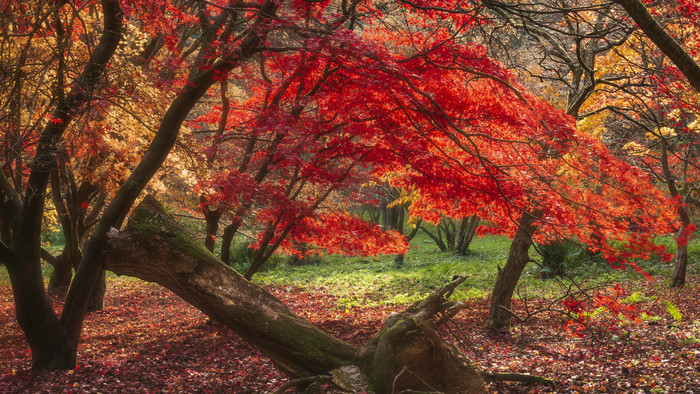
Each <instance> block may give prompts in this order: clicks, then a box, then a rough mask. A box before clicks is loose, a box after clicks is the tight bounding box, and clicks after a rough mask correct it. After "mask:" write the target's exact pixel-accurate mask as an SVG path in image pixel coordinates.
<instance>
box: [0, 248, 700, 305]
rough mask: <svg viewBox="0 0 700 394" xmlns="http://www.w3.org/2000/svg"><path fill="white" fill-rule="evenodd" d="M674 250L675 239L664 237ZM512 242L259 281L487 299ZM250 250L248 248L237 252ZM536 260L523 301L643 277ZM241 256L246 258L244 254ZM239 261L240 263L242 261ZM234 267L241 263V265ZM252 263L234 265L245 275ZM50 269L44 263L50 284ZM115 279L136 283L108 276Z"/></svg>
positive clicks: (360, 294)
mask: <svg viewBox="0 0 700 394" xmlns="http://www.w3.org/2000/svg"><path fill="white" fill-rule="evenodd" d="M661 242H663V243H666V244H667V245H668V246H669V252H671V253H673V252H675V248H674V244H673V239H672V238H671V237H669V238H668V239H665V238H664V239H662V240H661ZM509 247H510V240H509V239H508V238H506V237H496V236H485V237H476V238H475V239H474V240H473V242H472V244H471V245H470V248H469V251H468V253H467V254H466V255H465V256H459V255H456V254H454V253H452V252H442V251H440V250H439V249H438V248H437V247H436V246H435V244H434V243H433V242H432V241H431V240H430V239H428V238H427V237H421V236H418V237H416V238H415V239H414V240H413V242H412V243H411V250H410V251H409V253H407V254H406V256H405V260H404V263H403V265H402V266H401V267H396V265H395V264H394V256H377V257H346V256H338V255H329V256H323V257H322V258H320V259H315V263H316V264H313V265H301V266H298V265H294V266H292V265H288V264H286V263H285V261H286V259H285V258H284V256H279V255H278V256H276V257H275V259H274V261H273V262H272V264H266V265H265V266H263V270H262V271H261V272H259V273H258V274H256V275H255V277H254V279H253V281H254V282H256V283H258V284H261V285H264V286H288V287H291V288H295V289H299V290H301V291H309V292H314V291H323V292H325V293H328V294H332V295H334V296H336V297H337V300H338V301H337V305H338V307H339V308H350V307H354V306H362V305H367V306H372V305H397V304H408V303H412V302H414V301H416V300H419V299H422V298H424V297H425V296H426V295H428V294H429V293H431V292H433V291H435V290H437V289H439V288H440V287H442V286H444V285H445V284H447V283H448V282H449V281H450V280H451V279H452V277H453V276H454V275H462V276H468V277H469V278H468V279H467V280H466V281H465V283H464V284H462V285H461V286H460V287H459V288H458V289H457V290H456V292H455V294H454V295H453V299H473V298H484V297H488V296H489V294H490V292H491V290H492V288H493V285H494V283H495V280H496V275H497V273H498V266H501V267H503V266H504V265H505V261H506V257H507V254H508V249H509ZM238 249H241V250H243V249H244V248H242V247H241V248H238ZM530 254H531V256H532V257H533V258H534V259H535V260H536V261H538V262H540V265H538V264H535V263H530V264H528V266H527V267H526V268H525V270H524V272H523V275H522V277H521V280H520V282H519V287H518V290H517V294H516V297H525V298H553V297H557V296H559V295H561V294H562V289H563V288H567V287H569V286H572V280H573V281H575V282H576V283H577V284H581V285H582V286H585V287H591V286H595V285H596V284H601V283H606V282H630V281H640V280H644V277H643V276H642V275H640V274H639V273H637V272H636V271H635V270H633V269H627V270H619V269H618V270H613V269H611V268H610V267H609V265H607V263H605V262H604V261H602V259H599V258H586V257H585V256H584V255H583V254H581V253H574V255H573V256H572V261H570V262H568V263H567V265H566V267H567V270H566V271H567V272H566V274H567V275H568V276H557V277H555V278H548V279H543V278H542V276H543V275H542V266H541V261H542V258H541V257H540V256H538V254H537V252H536V251H535V250H534V248H533V249H531V250H530ZM237 257H239V258H240V256H237ZM688 257H689V267H688V274H689V275H697V273H698V269H699V264H700V240H698V239H694V240H692V241H691V243H690V244H689V256H688ZM236 260H238V259H235V258H234V259H233V261H234V262H235V261H236ZM234 265H235V264H234ZM245 265H246V264H245V263H242V264H238V266H235V268H236V269H237V270H239V271H242V270H244V269H245V268H246V267H245ZM638 265H639V266H640V268H642V269H643V270H644V271H646V272H647V273H649V274H651V275H653V276H654V277H657V278H662V281H665V284H668V278H669V277H670V272H671V269H672V267H673V263H672V262H667V263H663V262H661V260H660V258H653V259H651V260H650V261H644V262H638ZM50 272H51V267H50V266H48V265H46V264H44V277H45V278H46V281H48V277H49V275H50ZM108 280H136V279H130V278H125V277H117V276H116V275H114V274H112V273H108ZM0 285H9V278H8V275H7V270H6V269H5V267H3V266H1V265H0Z"/></svg>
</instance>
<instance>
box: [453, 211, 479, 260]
mask: <svg viewBox="0 0 700 394" xmlns="http://www.w3.org/2000/svg"><path fill="white" fill-rule="evenodd" d="M480 221H481V219H479V217H478V216H476V215H471V216H469V217H468V218H462V223H461V224H460V226H459V227H460V228H459V238H458V242H457V253H458V254H461V255H465V254H467V250H468V249H469V245H470V244H471V243H472V240H473V239H474V234H476V229H477V228H478V227H479V222H480Z"/></svg>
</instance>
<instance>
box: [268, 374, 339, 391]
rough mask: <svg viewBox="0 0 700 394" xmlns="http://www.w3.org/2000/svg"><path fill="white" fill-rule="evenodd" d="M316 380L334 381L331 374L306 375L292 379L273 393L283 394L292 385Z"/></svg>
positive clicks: (302, 384)
mask: <svg viewBox="0 0 700 394" xmlns="http://www.w3.org/2000/svg"><path fill="white" fill-rule="evenodd" d="M316 382H333V377H332V376H330V375H316V376H305V377H303V378H297V379H292V380H290V381H288V382H287V383H285V384H283V385H282V386H281V387H280V388H278V389H277V390H275V391H274V393H273V394H283V393H284V392H285V391H287V390H289V389H290V388H292V387H296V386H304V385H309V384H311V383H316Z"/></svg>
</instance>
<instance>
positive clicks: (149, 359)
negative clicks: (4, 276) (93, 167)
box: [0, 276, 700, 393]
mask: <svg viewBox="0 0 700 394" xmlns="http://www.w3.org/2000/svg"><path fill="white" fill-rule="evenodd" d="M689 282H690V283H689V285H687V286H686V287H685V288H682V289H668V288H666V287H665V286H663V285H662V283H660V282H657V281H634V282H630V283H623V284H622V286H623V288H626V289H627V292H628V293H627V294H629V295H630V297H629V303H630V304H633V305H634V306H635V307H636V308H638V309H639V311H641V312H644V313H645V314H644V315H642V317H643V319H642V320H641V321H639V322H634V323H632V322H627V323H625V324H623V325H622V327H621V328H622V329H621V330H620V331H616V332H614V333H610V332H608V333H605V334H604V338H603V339H602V340H600V338H599V339H598V340H596V339H594V338H593V337H592V336H591V335H590V333H587V334H585V335H584V336H583V337H576V336H572V335H570V334H569V333H567V332H566V331H565V330H561V329H558V328H557V327H560V326H561V325H562V322H563V321H562V318H561V315H557V314H553V313H545V314H541V315H537V316H535V317H534V318H532V319H529V320H528V321H527V322H525V323H523V324H520V325H516V326H515V327H514V328H513V329H512V330H511V331H509V332H504V333H501V334H493V333H489V332H487V331H486V330H484V329H483V322H484V320H485V317H486V315H487V313H488V300H487V299H486V298H483V297H481V298H479V297H477V298H472V299H470V300H467V301H466V302H467V303H468V304H469V308H468V309H467V310H465V311H463V312H462V313H461V314H460V315H459V316H458V317H456V318H455V319H454V322H453V323H450V324H448V327H449V328H450V329H449V330H444V334H445V336H447V337H451V338H452V340H456V343H457V344H458V346H460V347H461V348H462V349H463V351H464V352H465V353H466V355H467V356H468V357H470V358H471V359H472V360H473V361H474V362H475V363H476V364H478V365H479V366H480V367H481V368H483V369H484V370H487V371H491V372H505V371H508V372H519V373H530V374H536V375H541V376H545V377H548V378H553V379H556V380H557V381H558V384H557V385H556V386H555V387H548V386H542V385H527V384H520V383H491V384H490V389H491V390H492V392H495V393H508V392H527V393H535V392H561V393H575V392H614V393H624V392H629V393H653V392H659V393H663V392H673V393H700V312H699V307H698V295H700V284H699V282H700V277H696V276H692V277H690V278H689ZM265 287H266V288H267V289H268V290H269V291H271V292H272V293H273V294H274V295H276V296H277V297H279V298H281V299H282V300H283V301H285V302H286V303H287V304H288V305H290V307H292V308H293V309H294V310H295V311H297V313H299V314H300V315H302V316H304V317H306V318H308V319H309V320H311V321H312V322H313V323H314V324H316V325H317V326H319V327H320V328H321V329H323V330H326V331H328V332H331V333H333V334H334V335H336V336H337V337H339V338H341V339H343V340H346V341H348V342H350V343H353V344H361V343H363V342H365V341H366V340H367V339H368V338H370V337H371V336H372V335H373V334H374V333H376V332H377V331H378V330H379V329H380V327H381V326H382V324H383V321H384V319H385V318H386V317H387V316H388V315H389V314H390V313H392V312H395V311H400V310H401V309H403V308H404V307H405V305H389V304H382V303H368V304H367V305H360V304H354V305H344V306H343V305H341V304H340V303H339V302H338V297H337V295H335V292H334V291H333V289H327V288H324V287H323V286H316V287H308V286H306V287H304V288H298V287H294V286H290V285H277V286H272V285H269V284H266V285H265ZM546 302H547V301H546V300H544V299H539V298H535V299H530V300H529V301H528V306H529V307H530V308H533V309H536V308H538V307H541V306H543V305H546ZM60 307H61V305H60V304H59V303H57V304H56V308H60ZM523 308H524V305H523V304H522V303H520V302H518V303H516V305H515V306H514V309H516V310H520V311H521V312H522V310H523ZM0 344H2V352H0V392H8V393H9V392H13V393H14V392H32V393H35V392H51V393H53V392H80V393H82V392H102V393H106V392H269V391H274V390H275V389H277V388H279V387H280V386H281V385H282V384H284V383H285V382H286V381H287V378H286V377H285V376H284V375H283V374H282V373H281V372H279V371H278V370H277V369H276V368H275V366H274V365H272V364H271V362H270V361H269V360H267V359H266V358H265V357H264V356H262V355H261V354H260V353H258V352H257V351H256V350H255V349H253V348H251V347H250V346H248V345H247V344H246V343H245V342H243V341H242V340H241V339H239V338H238V337H237V336H235V335H234V334H233V333H232V332H231V331H229V330H228V329H227V328H226V327H224V326H221V325H219V324H216V323H212V322H210V321H209V320H208V318H207V317H206V316H204V315H203V314H201V313H200V312H199V311H198V310H196V309H195V308H193V307H192V306H190V305H189V304H187V303H185V302H184V301H182V300H181V299H179V298H178V297H177V296H175V295H174V294H172V293H171V292H169V291H168V290H166V289H163V288H161V287H159V286H158V285H155V284H150V283H144V282H140V281H138V280H133V279H128V278H119V279H111V280H110V281H109V282H108V292H107V296H106V302H105V308H104V310H102V311H99V312H95V313H92V314H90V315H88V317H87V320H86V322H85V326H84V335H83V342H82V344H81V346H80V351H79V364H78V367H77V368H76V369H75V370H72V371H61V372H41V371H32V370H30V368H29V367H30V357H31V356H30V352H29V349H28V347H27V345H26V343H25V341H24V338H23V336H22V333H21V332H20V330H19V327H18V326H17V323H16V321H15V318H14V306H13V303H12V292H11V288H10V286H9V285H8V284H0Z"/></svg>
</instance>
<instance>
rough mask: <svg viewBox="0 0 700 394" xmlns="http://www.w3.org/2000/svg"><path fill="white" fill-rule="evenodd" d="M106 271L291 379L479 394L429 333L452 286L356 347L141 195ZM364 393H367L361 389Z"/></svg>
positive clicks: (108, 255)
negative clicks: (173, 303) (132, 281)
mask: <svg viewBox="0 0 700 394" xmlns="http://www.w3.org/2000/svg"><path fill="white" fill-rule="evenodd" d="M104 265H105V267H106V268H107V269H109V270H112V271H114V272H115V273H117V274H120V275H130V276H135V277H138V278H141V279H144V280H147V281H152V282H156V283H159V284H161V285H162V286H165V287H167V288H168V289H170V290H172V291H173V292H174V293H176V294H177V295H179V296H180V297H182V298H183V299H184V300H186V301H187V302H189V303H191V304H192V305H194V306H195V307H197V308H198V309H200V310H201V311H202V312H204V313H205V314H207V315H208V316H209V317H211V318H212V319H215V320H217V321H219V322H221V323H223V324H225V325H226V326H228V327H229V328H230V329H231V330H233V331H234V332H236V333H237V334H238V335H239V336H241V338H243V339H244V340H245V341H247V342H248V343H250V344H251V345H252V346H254V347H256V348H257V349H258V350H260V351H261V352H262V353H263V354H265V355H266V356H267V357H269V358H270V359H271V360H272V361H273V362H274V363H275V364H276V365H277V366H278V367H279V368H280V369H281V370H282V371H284V372H285V373H286V374H287V375H289V376H290V377H293V378H296V377H306V376H314V375H319V374H324V375H326V374H329V373H331V371H334V370H338V368H341V367H347V366H352V365H355V366H358V367H359V368H360V370H361V371H362V373H363V374H364V375H366V376H367V377H368V381H369V382H370V384H371V387H370V388H369V389H372V390H374V391H375V392H378V393H391V392H398V391H401V390H407V389H412V390H424V391H428V390H432V391H435V390H440V391H444V392H484V391H485V386H484V383H483V379H482V374H481V372H479V371H478V370H477V369H476V368H475V367H474V366H473V365H471V364H470V363H469V362H468V361H467V360H466V358H464V357H463V355H460V354H459V352H458V350H457V349H456V348H454V347H453V346H451V345H448V344H447V343H445V342H444V341H443V340H442V339H441V338H440V337H439V336H438V335H437V334H436V333H435V331H434V321H435V315H436V314H438V313H448V314H453V313H455V312H456V311H457V310H458V309H459V308H458V307H457V306H458V304H455V303H451V302H449V301H447V297H448V296H449V295H450V294H451V293H452V291H453V290H454V288H455V287H456V286H457V285H459V284H460V283H461V282H462V281H463V279H460V280H457V281H454V282H452V283H450V284H449V285H448V286H445V288H443V289H441V290H440V291H439V292H437V293H436V294H434V295H433V296H431V297H430V298H429V299H428V300H426V301H424V302H422V303H419V304H416V305H414V306H412V307H411V308H409V309H408V310H407V311H406V312H404V313H402V314H398V315H393V316H392V317H390V318H389V319H388V320H387V322H386V326H385V327H384V329H383V330H382V331H381V332H380V333H379V334H377V336H376V337H375V338H374V339H372V340H371V341H370V342H369V343H367V344H366V345H364V346H362V347H360V348H357V347H355V346H352V345H349V344H347V343H345V342H343V341H340V340H338V339H336V338H334V337H332V336H330V335H328V334H326V333H325V332H323V331H321V330H319V329H317V328H316V327H314V326H313V325H311V323H309V322H308V321H307V320H305V319H303V318H301V317H300V316H298V315H297V314H295V313H294V312H292V311H291V310H290V309H289V308H288V307H287V306H286V305H284V303H282V302H281V301H280V300H278V299H277V298H275V297H274V296H272V295H271V294H269V293H268V292H266V291H265V290H263V289H262V288H260V287H258V286H257V285H254V284H252V283H251V282H249V281H247V280H245V279H244V278H243V277H242V276H241V275H240V274H238V273H237V272H236V271H234V270H232V269H231V268H229V267H228V266H226V265H224V264H223V263H221V262H220V261H219V260H218V259H217V258H216V257H215V256H214V255H212V254H211V253H210V252H209V251H207V250H206V249H205V248H204V247H202V246H201V245H200V244H199V243H198V242H197V241H196V240H195V239H194V238H193V237H192V236H191V235H190V234H188V233H187V230H185V229H184V228H183V227H182V226H180V225H179V224H178V223H177V222H176V221H175V220H174V219H173V218H171V217H170V216H169V215H168V214H167V213H165V212H164V211H163V210H162V208H161V207H160V205H159V204H158V202H156V201H155V199H153V198H152V197H147V198H146V199H144V201H143V202H142V203H141V204H140V205H139V206H138V207H137V208H136V209H135V211H134V213H133V214H132V217H131V219H130V220H129V223H128V225H127V226H126V228H125V229H124V230H123V231H121V232H119V233H115V234H110V237H109V241H108V247H107V249H106V251H105V254H104ZM366 391H369V390H366Z"/></svg>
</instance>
